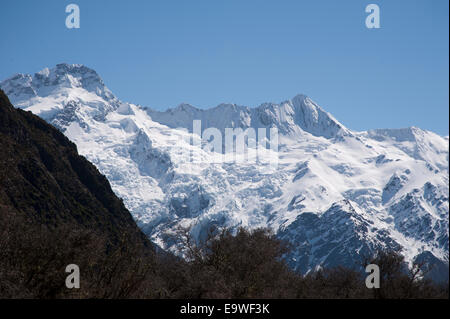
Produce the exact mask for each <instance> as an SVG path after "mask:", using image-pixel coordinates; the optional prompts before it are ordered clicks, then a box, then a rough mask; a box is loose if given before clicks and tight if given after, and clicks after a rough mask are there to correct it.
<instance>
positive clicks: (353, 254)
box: [0, 64, 449, 280]
mask: <svg viewBox="0 0 450 319" xmlns="http://www.w3.org/2000/svg"><path fill="white" fill-rule="evenodd" d="M0 87H1V88H2V89H3V90H4V91H5V93H6V94H7V95H8V96H9V98H10V100H11V102H12V103H13V105H15V106H16V107H19V108H23V109H26V110H29V111H32V112H33V113H35V114H37V115H39V116H41V117H42V118H44V119H45V120H47V121H48V122H49V123H51V124H53V125H54V126H56V127H57V128H59V129H60V130H61V131H63V132H64V133H65V134H66V136H68V137H69V138H70V139H71V140H72V141H73V142H74V143H75V144H76V145H77V147H78V150H79V152H80V153H81V154H83V155H84V156H86V157H87V158H88V159H89V160H90V161H91V162H92V163H94V164H95V165H96V166H97V167H98V169H99V170H100V171H101V172H102V173H103V174H105V175H106V177H107V178H108V179H109V181H110V183H111V186H112V188H113V190H114V191H115V192H116V194H117V195H118V196H119V197H121V198H122V199H123V200H124V202H125V204H126V206H127V208H128V209H129V210H130V212H131V213H132V214H133V216H134V218H135V219H136V221H137V222H138V224H139V225H140V227H141V228H142V229H143V230H144V232H146V234H147V235H148V236H149V237H150V238H151V239H152V240H153V241H154V242H155V243H157V244H158V245H159V246H161V247H162V248H164V249H169V250H173V251H175V250H176V245H175V244H174V239H173V235H174V233H175V231H176V229H177V228H178V227H179V226H183V227H187V226H191V227H192V229H191V232H192V234H193V235H194V236H196V238H201V237H203V236H206V233H207V231H208V229H209V227H211V226H219V227H220V226H228V227H238V226H245V227H250V228H256V227H270V228H272V229H273V231H274V232H275V233H277V234H278V236H279V237H281V238H283V239H286V240H288V241H289V242H291V243H292V247H293V250H292V252H291V253H290V254H289V255H288V256H286V258H287V261H288V262H289V264H290V265H292V266H293V267H294V268H296V269H299V270H301V271H302V272H303V273H305V272H307V271H309V270H311V269H315V268H316V267H319V266H334V265H346V266H357V265H358V263H359V262H360V258H362V257H364V256H367V255H368V254H369V253H371V252H373V251H374V250H376V249H378V248H380V247H389V248H398V249H401V250H402V253H403V254H404V255H405V257H406V260H407V261H408V262H413V261H414V260H422V261H426V262H427V263H429V264H433V265H435V267H434V268H433V270H432V272H431V273H432V276H433V277H434V278H436V279H440V280H442V279H444V278H448V264H449V228H448V227H449V178H448V163H449V155H448V154H449V139H448V137H441V136H439V135H437V134H435V133H433V132H430V131H425V130H421V129H419V128H416V127H411V128H404V129H382V130H371V131H364V132H355V131H352V130H350V129H348V128H346V127H345V126H344V125H343V124H341V123H340V122H338V121H337V120H336V119H335V118H334V117H333V116H332V115H330V114H329V113H327V112H326V111H324V110H323V109H322V108H321V107H320V106H318V105H317V104H316V103H315V102H313V101H312V100H311V99H310V98H309V97H306V96H304V95H297V96H295V97H294V98H293V99H291V100H287V101H284V102H282V103H279V104H275V103H265V104H262V105H260V106H259V107H256V108H249V107H245V106H239V105H235V104H221V105H219V106H217V107H214V108H211V109H207V110H203V109H198V108H196V107H193V106H191V105H188V104H181V105H180V106H178V107H176V108H174V109H169V110H167V111H165V112H160V111H155V110H153V109H151V108H148V107H143V106H138V105H134V104H131V103H125V102H121V101H119V100H118V99H117V98H116V97H115V96H114V95H113V94H112V93H111V92H110V91H109V90H108V89H107V88H106V86H105V85H104V83H103V81H102V80H101V78H100V77H99V76H98V74H97V73H96V72H95V71H93V70H91V69H89V68H87V67H85V66H82V65H68V64H58V65H57V66H56V67H55V68H52V69H44V70H42V71H41V72H39V73H36V74H34V75H33V76H32V75H24V74H18V75H15V76H13V77H11V78H9V79H6V80H4V81H3V82H1V83H0ZM194 120H200V121H201V126H202V131H203V130H204V129H206V128H216V129H217V130H218V131H219V132H221V133H222V134H225V133H226V129H227V128H241V129H243V130H245V129H249V128H254V129H255V130H256V131H257V130H258V129H260V128H266V129H268V130H269V129H270V128H276V129H277V130H278V152H275V151H273V150H271V149H267V150H261V152H265V153H263V154H264V156H265V157H266V158H271V156H272V157H273V156H276V158H277V167H276V169H273V167H271V166H270V163H269V162H268V161H266V162H264V161H232V160H228V159H227V158H228V157H227V155H225V157H221V159H222V160H221V161H216V160H215V159H216V157H217V156H219V153H218V152H210V151H207V150H206V149H205V147H204V145H205V143H207V141H205V140H203V141H201V138H200V137H199V136H197V135H195V134H192V132H193V131H194V132H195V130H194V128H193V123H194V122H193V121H194ZM258 134H259V132H258ZM258 138H259V136H258ZM202 145H203V147H202ZM258 151H259V150H258ZM275 153H276V154H275ZM186 154H191V155H192V154H194V155H195V156H196V157H197V158H199V159H201V160H200V161H196V162H192V161H187V160H186V156H185V155H186ZM237 156H239V154H238V155H237ZM224 158H225V160H223V159H224Z"/></svg>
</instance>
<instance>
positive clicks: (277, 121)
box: [0, 63, 350, 138]
mask: <svg viewBox="0 0 450 319" xmlns="http://www.w3.org/2000/svg"><path fill="white" fill-rule="evenodd" d="M0 88H2V89H3V90H4V91H5V92H6V94H7V95H8V96H9V97H10V99H11V102H12V103H14V104H15V105H16V106H17V107H20V108H27V107H29V106H30V105H33V106H34V108H33V109H32V111H33V112H34V113H36V114H38V115H40V116H41V117H43V118H45V119H46V120H49V121H50V122H52V121H54V119H55V117H57V116H59V117H61V116H62V117H64V118H67V117H68V116H72V114H73V113H74V109H76V105H77V104H78V102H79V101H83V103H82V104H86V103H87V104H89V105H90V106H91V107H92V108H93V109H95V110H94V112H88V113H89V114H91V115H92V116H95V117H96V118H98V119H103V118H104V117H105V116H106V114H107V113H108V112H110V111H111V110H114V109H117V108H118V107H120V105H121V104H122V102H120V101H119V100H118V99H117V98H116V97H115V96H114V95H113V94H112V93H111V91H110V90H109V89H108V88H107V87H106V86H105V84H104V82H103V80H102V79H101V77H100V76H99V75H98V74H97V72H96V71H94V70H93V69H90V68H88V67H86V66H84V65H82V64H67V63H61V64H57V65H56V66H55V67H53V68H51V69H49V68H45V69H43V70H41V71H39V72H37V73H35V74H34V75H33V76H32V75H29V74H17V75H15V76H12V77H10V78H9V79H6V80H4V81H2V82H0ZM99 98H100V100H99ZM99 103H102V104H107V107H106V108H105V107H101V108H100V110H97V108H98V104H99ZM55 105H57V106H58V107H55ZM145 109H146V110H147V113H148V115H150V116H151V117H152V119H153V120H154V121H156V122H159V123H161V124H163V125H167V126H169V127H171V128H180V127H182V128H187V129H189V130H192V122H193V121H194V120H201V121H202V125H203V128H207V127H215V128H218V129H219V130H221V131H224V129H225V128H226V127H232V128H237V127H239V128H242V129H247V128H250V127H252V128H255V129H256V128H260V127H266V128H270V127H276V128H278V130H279V132H280V133H281V134H284V135H290V136H299V135H302V134H303V133H304V132H306V133H310V134H312V135H314V136H320V137H325V138H334V137H336V136H342V135H348V134H350V130H348V129H347V128H346V127H345V126H344V125H342V124H341V123H340V122H338V121H337V120H336V119H335V118H334V117H333V116H332V115H331V114H329V113H327V112H326V111H324V110H323V109H322V108H321V107H320V106H318V105H317V104H316V103H315V102H314V101H313V100H311V99H310V98H309V97H307V96H306V95H304V94H298V95H296V96H295V97H293V98H292V99H290V100H287V101H283V102H281V103H278V104H276V103H263V104H261V105H260V106H258V107H255V108H251V107H247V106H240V105H237V104H230V103H222V104H220V105H218V106H216V107H214V108H210V109H200V108H197V107H195V106H192V105H190V104H188V103H181V104H180V105H178V106H177V107H176V108H171V109H168V110H167V111H155V110H153V109H151V108H145ZM61 112H64V113H66V114H63V115H62V114H61ZM67 113H70V114H69V115H68V114H67ZM53 124H54V125H57V126H58V127H61V123H53ZM62 124H64V123H62Z"/></svg>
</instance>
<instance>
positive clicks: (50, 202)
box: [0, 90, 448, 298]
mask: <svg viewBox="0 0 450 319" xmlns="http://www.w3.org/2000/svg"><path fill="white" fill-rule="evenodd" d="M175 239H176V240H177V241H178V244H179V247H180V249H182V250H184V251H185V255H186V259H180V258H177V257H175V256H174V255H172V254H169V253H163V252H157V251H156V250H155V248H154V247H153V245H152V244H151V243H150V242H149V241H148V239H147V238H146V237H145V236H144V235H143V234H142V232H141V231H140V230H139V229H138V227H137V226H136V224H135V223H134V221H133V219H132V217H131V215H130V213H129V212H128V211H127V210H126V208H125V206H124V205H123V203H122V201H121V200H120V199H118V198H117V197H116V196H115V195H114V193H113V191H112V190H111V187H110V185H109V182H108V181H107V179H106V178H105V177H104V176H103V175H101V174H100V173H99V172H98V171H97V169H96V168H95V167H94V166H93V165H92V164H91V163H89V162H88V161H87V160H86V159H85V158H83V157H81V156H79V155H78V153H77V149H76V146H75V145H74V144H73V143H71V142H70V141H69V140H68V139H67V138H66V137H65V136H64V135H63V134H62V133H61V132H59V131H58V130H57V129H55V128H53V127H52V126H50V125H48V124H47V123H46V122H45V121H44V120H42V119H40V118H38V117H36V116H34V115H32V114H31V113H29V112H24V111H21V110H16V109H14V107H13V106H12V105H11V104H10V103H9V100H8V98H7V97H6V95H5V94H4V93H3V91H1V90H0V298H448V286H438V285H435V284H433V283H432V282H430V281H427V280H422V279H421V278H420V276H419V275H420V272H417V269H414V270H413V271H412V272H410V273H406V272H405V271H404V265H403V259H402V257H401V256H400V255H398V254H396V253H380V254H379V255H378V256H376V257H374V258H375V260H368V262H370V263H372V262H374V263H376V264H378V265H379V266H380V270H381V275H382V278H381V288H380V289H367V288H366V286H365V279H364V276H363V273H362V272H361V271H358V270H350V269H345V268H334V269H325V270H321V271H319V272H316V273H312V274H308V275H307V276H303V275H301V274H298V273H295V272H293V271H292V270H291V269H289V268H288V267H287V265H286V264H285V263H284V261H283V259H282V256H283V255H284V254H285V253H286V251H287V249H289V248H288V247H287V246H286V245H285V244H284V243H283V242H281V241H280V240H278V239H277V238H275V237H274V236H273V235H272V234H271V233H270V232H269V231H267V230H264V229H261V230H255V231H252V232H248V231H246V230H244V229H241V230H238V232H237V234H235V236H233V235H232V234H231V232H229V231H226V230H225V231H222V232H221V233H216V234H215V236H210V237H209V238H208V239H207V240H205V242H203V243H195V242H193V241H192V239H191V238H190V237H189V236H188V232H186V231H183V230H181V231H180V232H179V234H177V235H176V236H175ZM69 264H76V265H78V266H79V268H80V273H81V276H80V278H81V284H80V288H79V289H68V288H66V285H65V279H66V276H67V275H68V274H67V273H66V272H65V269H66V266H67V265H69ZM362 266H363V265H362ZM361 269H363V268H361Z"/></svg>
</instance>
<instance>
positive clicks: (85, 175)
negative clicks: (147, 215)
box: [0, 90, 147, 245]
mask: <svg viewBox="0 0 450 319" xmlns="http://www.w3.org/2000/svg"><path fill="white" fill-rule="evenodd" d="M0 149H1V150H2V152H1V154H0V164H1V165H0V207H1V211H2V213H4V212H7V211H8V212H15V213H16V214H20V215H23V216H26V217H28V218H30V219H31V220H34V222H36V223H42V224H45V225H50V226H56V225H60V224H70V225H76V227H83V228H85V229H95V230H98V231H99V232H101V233H103V234H105V235H106V236H107V237H108V238H109V240H111V242H112V243H113V242H117V241H118V240H119V239H121V237H122V236H123V234H124V233H127V234H128V236H130V240H131V241H139V242H140V243H141V244H146V245H147V241H146V240H145V237H143V236H142V234H141V233H140V231H139V229H138V228H137V227H136V224H135V222H134V221H133V218H132V217H131V215H130V214H129V212H128V211H127V210H126V208H125V206H124V205H123V203H122V202H121V201H120V200H119V199H118V198H117V197H116V196H115V194H114V193H113V191H112V190H111V187H110V185H109V182H108V181H107V179H106V178H105V177H104V176H103V175H101V174H100V173H99V172H98V170H97V169H96V168H95V167H94V166H93V165H92V164H90V163H89V162H88V161H87V160H86V159H85V158H84V157H82V156H79V155H78V152H77V148H76V146H75V145H74V144H73V143H72V142H70V141H69V140H68V139H67V138H66V137H65V136H64V135H63V134H62V133H61V132H59V131H58V130H57V129H55V128H54V127H52V126H50V125H48V124H47V123H46V122H45V121H43V120H42V119H40V118H39V117H37V116H34V115H32V114H31V113H29V112H25V111H22V110H16V109H14V108H13V106H12V105H11V104H10V102H9V100H8V98H7V97H6V95H5V94H4V92H3V91H1V90H0Z"/></svg>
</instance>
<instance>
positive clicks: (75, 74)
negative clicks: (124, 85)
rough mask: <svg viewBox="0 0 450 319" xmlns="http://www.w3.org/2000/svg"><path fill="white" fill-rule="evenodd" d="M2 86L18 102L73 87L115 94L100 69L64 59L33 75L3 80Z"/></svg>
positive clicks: (102, 93) (16, 76) (108, 95)
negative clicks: (97, 70)
mask: <svg viewBox="0 0 450 319" xmlns="http://www.w3.org/2000/svg"><path fill="white" fill-rule="evenodd" d="M0 88H2V89H3V90H4V91H5V93H6V94H7V95H8V96H9V97H10V99H11V101H12V102H13V103H14V104H15V103H18V102H20V101H23V100H27V99H30V98H33V97H38V96H39V97H46V96H49V95H51V94H53V93H55V92H61V91H62V90H64V89H71V88H81V89H84V90H86V91H88V92H91V93H94V94H96V95H98V96H100V97H102V98H104V99H106V100H109V99H113V98H114V96H113V94H112V93H111V91H109V90H108V88H107V87H106V86H105V83H104V82H103V80H102V79H101V78H100V76H99V75H98V74H97V72H95V71H94V70H93V69H91V68H88V67H86V66H84V65H82V64H68V63H60V64H57V65H56V66H55V67H53V68H51V69H49V68H44V69H42V70H41V71H39V72H36V73H35V74H34V75H33V76H31V75H30V74H21V73H19V74H16V75H13V76H12V77H10V78H8V79H6V80H4V81H2V82H0Z"/></svg>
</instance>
